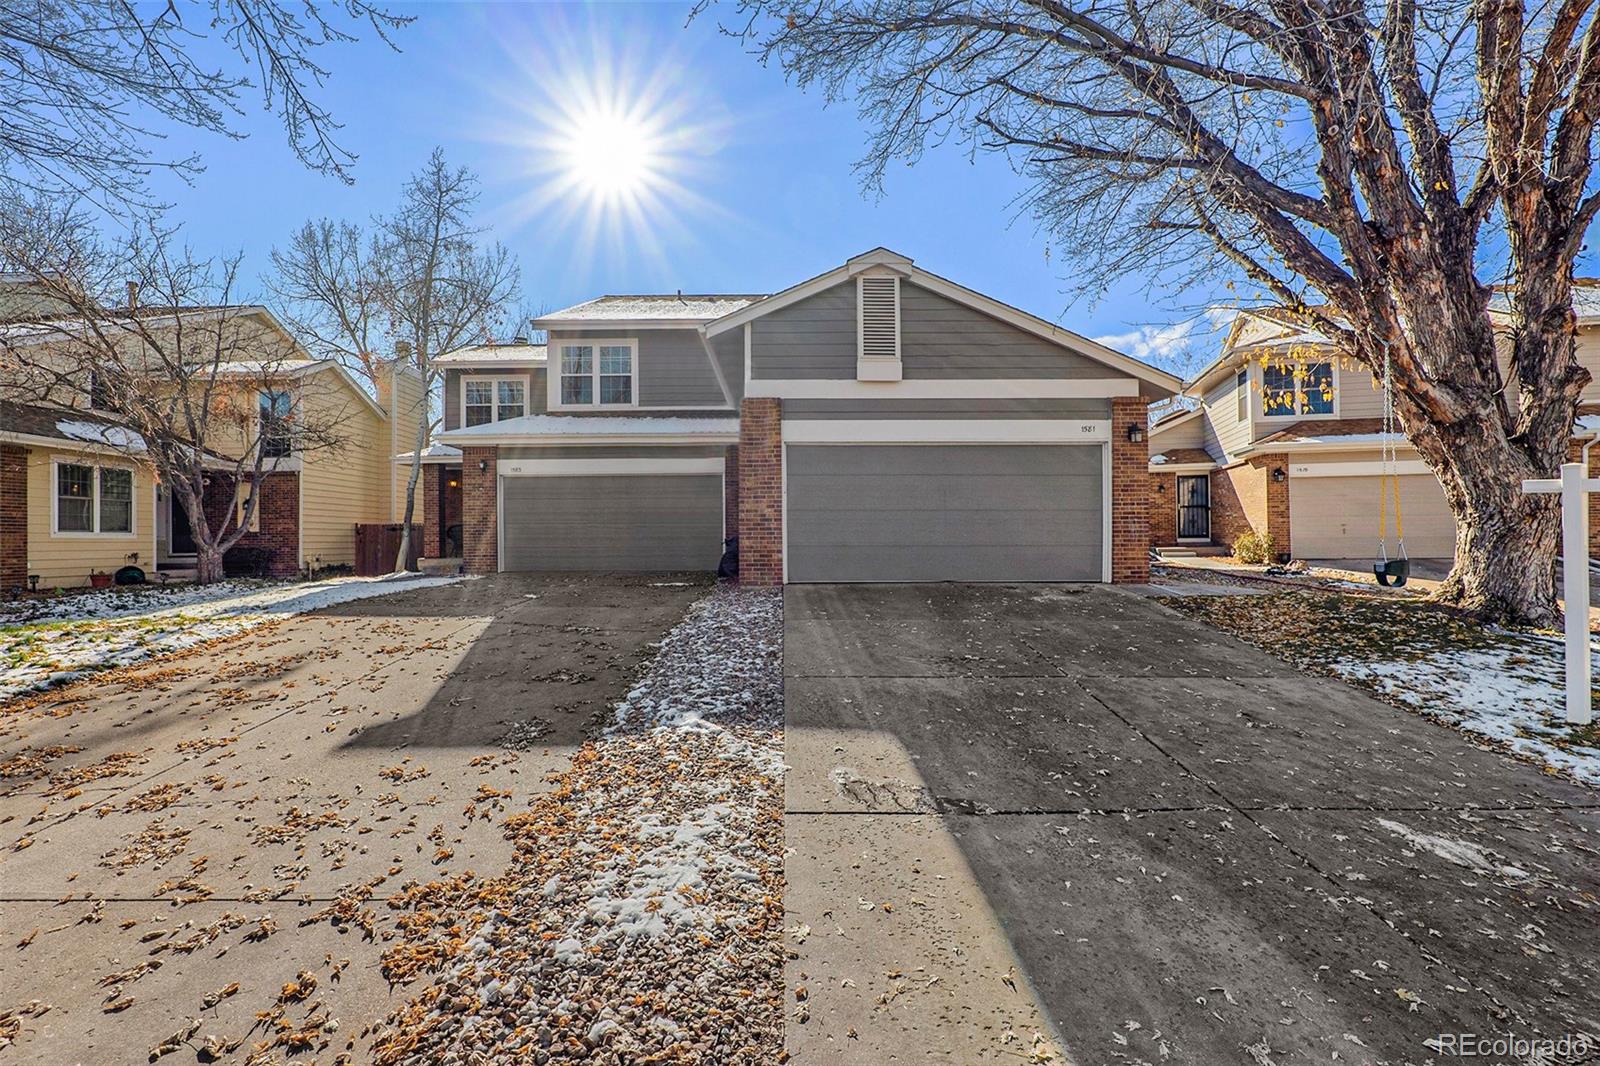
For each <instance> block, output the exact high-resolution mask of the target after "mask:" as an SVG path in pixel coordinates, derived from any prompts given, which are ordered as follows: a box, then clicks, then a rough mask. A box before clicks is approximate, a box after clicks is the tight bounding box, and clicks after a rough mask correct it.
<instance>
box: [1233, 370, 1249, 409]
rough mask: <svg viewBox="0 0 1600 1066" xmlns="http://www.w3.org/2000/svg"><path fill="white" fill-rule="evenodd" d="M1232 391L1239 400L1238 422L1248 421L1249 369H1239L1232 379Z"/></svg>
mask: <svg viewBox="0 0 1600 1066" xmlns="http://www.w3.org/2000/svg"><path fill="white" fill-rule="evenodd" d="M1233 391H1234V392H1235V393H1236V394H1237V395H1238V400H1239V421H1241V422H1248V421H1250V368H1249V367H1248V366H1246V367H1241V368H1240V369H1239V373H1238V374H1237V375H1236V376H1235V377H1234V379H1233Z"/></svg>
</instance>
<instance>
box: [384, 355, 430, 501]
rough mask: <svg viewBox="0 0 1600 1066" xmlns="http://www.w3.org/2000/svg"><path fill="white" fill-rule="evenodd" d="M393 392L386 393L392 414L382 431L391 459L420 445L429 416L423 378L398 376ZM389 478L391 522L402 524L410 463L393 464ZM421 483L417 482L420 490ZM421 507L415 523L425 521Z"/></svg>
mask: <svg viewBox="0 0 1600 1066" xmlns="http://www.w3.org/2000/svg"><path fill="white" fill-rule="evenodd" d="M393 382H394V384H393V386H392V388H391V389H388V390H385V395H384V396H383V399H384V400H385V401H386V409H387V410H388V413H389V421H388V424H387V426H386V427H383V429H381V430H380V432H382V434H383V439H384V440H385V441H386V444H387V447H386V448H385V452H386V453H387V454H388V455H390V456H395V455H399V454H400V453H402V452H409V451H411V450H413V449H414V448H415V447H416V445H417V429H418V428H419V426H420V425H421V423H422V422H423V421H424V420H426V419H427V417H428V409H427V403H428V397H427V392H426V391H425V390H424V389H423V387H422V379H421V377H419V376H417V375H415V374H398V373H397V374H395V375H394V378H393ZM389 471H390V476H391V478H392V480H393V484H392V485H391V488H390V492H389V497H388V510H389V521H391V522H401V521H404V520H405V511H406V483H407V482H408V481H409V480H410V479H411V465H410V464H409V463H390V464H389ZM421 484H422V480H421V478H420V477H419V478H418V479H417V485H418V487H419V490H420V487H421ZM421 516H422V505H421V503H420V502H419V503H417V504H416V506H415V508H414V509H413V512H412V521H414V522H420V521H422V517H421Z"/></svg>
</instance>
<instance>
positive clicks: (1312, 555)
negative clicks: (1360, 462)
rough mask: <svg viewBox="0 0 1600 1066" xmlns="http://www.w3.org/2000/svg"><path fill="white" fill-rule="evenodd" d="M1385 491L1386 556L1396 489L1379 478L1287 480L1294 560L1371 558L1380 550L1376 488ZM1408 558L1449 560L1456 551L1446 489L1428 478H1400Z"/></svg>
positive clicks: (1392, 531)
mask: <svg viewBox="0 0 1600 1066" xmlns="http://www.w3.org/2000/svg"><path fill="white" fill-rule="evenodd" d="M1380 482H1381V483H1382V484H1383V485H1384V487H1385V490H1386V491H1387V492H1388V503H1389V509H1388V514H1389V523H1388V525H1389V553H1390V554H1391V555H1392V554H1394V551H1395V542H1394V535H1395V528H1394V486H1393V485H1392V484H1391V483H1390V482H1389V481H1388V479H1386V478H1377V477H1306V476H1304V475H1299V474H1296V475H1294V476H1292V477H1290V479H1289V540H1290V541H1291V544H1290V547H1291V548H1292V549H1293V552H1294V555H1295V557H1296V558H1298V559H1369V558H1372V557H1373V556H1374V555H1375V554H1376V553H1377V550H1378V486H1379V484H1380ZM1400 507H1401V514H1402V516H1403V517H1404V519H1405V531H1406V554H1407V555H1411V556H1413V557H1415V558H1419V559H1430V558H1432V559H1448V558H1450V557H1451V556H1453V555H1454V554H1455V551H1456V523H1455V519H1454V518H1453V517H1451V514H1450V505H1449V504H1447V503H1445V499H1444V489H1443V488H1441V487H1440V486H1439V482H1438V479H1436V478H1435V477H1434V476H1433V475H1432V474H1404V475H1402V476H1401V477H1400Z"/></svg>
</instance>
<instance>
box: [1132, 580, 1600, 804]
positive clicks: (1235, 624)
mask: <svg viewBox="0 0 1600 1066" xmlns="http://www.w3.org/2000/svg"><path fill="white" fill-rule="evenodd" d="M1164 602H1166V603H1167V604H1168V605H1169V606H1172V607H1175V608H1177V609H1178V610H1181V611H1183V612H1185V613H1187V614H1192V615H1197V616H1199V617H1201V618H1203V619H1204V620H1205V621H1207V622H1210V623H1211V624H1212V625H1215V626H1217V627H1218V628H1220V629H1224V630H1227V631H1228V632H1230V633H1233V634H1234V635H1236V636H1240V637H1243V638H1244V639H1245V640H1248V641H1250V642H1251V643H1253V644H1257V645H1260V646H1261V647H1264V648H1266V649H1267V650H1268V651H1271V652H1273V653H1274V654H1276V655H1278V656H1279V657H1281V658H1284V659H1288V660H1289V661H1290V662H1294V663H1296V664H1298V665H1302V666H1306V667H1309V668H1311V669H1315V670H1320V671H1324V672H1327V673H1332V674H1334V675H1336V676H1338V677H1341V678H1344V679H1345V680H1347V681H1351V682H1354V683H1356V684H1358V685H1362V686H1364V687H1366V688H1368V689H1371V690H1372V691H1373V692H1375V693H1376V694H1378V695H1379V696H1382V697H1383V698H1384V699H1386V700H1388V701H1389V702H1391V703H1395V704H1398V705H1399V706H1402V707H1405V708H1408V709H1410V710H1414V711H1417V712H1418V713H1420V714H1423V715H1425V716H1427V717H1429V718H1432V719H1434V720H1436V721H1438V722H1441V723H1443V724H1446V725H1449V726H1452V727H1454V728H1456V729H1459V730H1461V731H1462V732H1465V733H1467V734H1469V735H1471V736H1473V737H1476V738H1480V739H1483V740H1486V741H1490V742H1492V743H1494V744H1496V745H1497V746H1500V747H1502V748H1504V749H1506V750H1509V751H1513V752H1515V753H1517V754H1518V755H1521V756H1524V757H1525V758H1528V759H1530V760H1533V761H1535V762H1538V763H1540V764H1542V765H1544V766H1547V767H1550V768H1552V769H1555V770H1559V771H1561V772H1563V773H1566V774H1568V775H1570V776H1571V777H1573V778H1574V779H1576V780H1579V781H1582V782H1584V783H1585V784H1588V785H1593V786H1596V787H1600V730H1597V729H1596V728H1595V727H1594V726H1572V725H1569V724H1568V723H1567V722H1566V721H1565V718H1564V714H1565V695H1564V693H1565V687H1564V686H1565V678H1566V667H1565V662H1564V659H1563V654H1564V645H1563V644H1562V642H1561V640H1560V639H1559V638H1556V637H1552V636H1548V635H1546V634H1543V633H1536V632H1532V631H1525V630H1511V629H1503V628H1497V627H1492V626H1479V625H1476V624H1475V623H1472V622H1470V621H1468V620H1466V619H1463V618H1460V617H1458V616H1456V615H1454V614H1453V613H1451V612H1449V611H1446V610H1443V609H1441V608H1438V607H1434V606H1432V605H1430V604H1427V603H1423V602H1420V601H1417V600H1394V599H1388V598H1384V597H1380V596H1375V595H1373V594H1371V593H1367V594H1364V595H1354V594H1349V595H1346V594H1340V593H1331V592H1312V591H1305V592H1289V593H1281V594H1274V595H1271V596H1250V597H1234V598H1204V599H1202V598H1198V597H1196V598H1190V599H1184V600H1177V599H1174V600H1167V601H1164ZM1595 652H1600V647H1595V646H1593V645H1591V654H1594V653H1595ZM1595 660H1596V670H1597V674H1596V676H1600V655H1596V656H1595Z"/></svg>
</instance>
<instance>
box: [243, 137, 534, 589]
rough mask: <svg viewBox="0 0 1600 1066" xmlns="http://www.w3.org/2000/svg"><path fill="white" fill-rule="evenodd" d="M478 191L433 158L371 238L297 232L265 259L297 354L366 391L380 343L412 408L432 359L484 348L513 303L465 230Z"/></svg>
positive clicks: (409, 489) (407, 537) (315, 225)
mask: <svg viewBox="0 0 1600 1066" xmlns="http://www.w3.org/2000/svg"><path fill="white" fill-rule="evenodd" d="M477 202H478V179H477V176H476V175H475V174H473V173H472V172H471V171H469V170H467V169H466V168H464V167H451V166H450V165H449V164H448V163H447V162H446V161H445V158H444V151H443V150H442V149H439V148H435V149H434V150H433V153H432V154H431V155H430V156H429V157H428V161H427V162H426V163H424V164H423V166H422V168H421V169H420V170H418V171H417V172H416V173H415V174H413V175H412V176H411V178H410V179H409V180H408V181H407V182H406V184H405V187H404V189H403V190H402V191H401V198H400V207H399V209H398V210H396V211H395V212H394V213H393V214H392V215H387V216H384V217H382V218H379V219H376V220H375V221H374V222H373V225H372V228H371V231H370V232H367V231H363V230H362V229H361V228H360V227H357V226H354V225H351V224H348V223H334V222H330V221H327V220H321V221H316V222H308V223H306V225H305V226H303V227H301V229H300V230H299V231H298V232H296V233H295V235H294V236H293V238H291V240H290V242H289V245H288V246H287V247H286V248H284V249H275V250H274V251H273V253H272V262H273V268H274V274H275V278H274V281H273V286H274V289H275V291H276V292H277V294H278V296H279V297H280V298H281V299H282V300H283V302H284V304H285V306H286V307H287V308H288V309H289V310H288V311H287V312H286V313H287V314H289V315H290V317H291V319H292V320H293V322H294V323H295V325H296V328H297V330H299V331H300V332H302V333H303V334H304V335H305V336H306V337H307V338H308V343H310V344H311V345H312V346H313V347H316V348H320V349H322V350H323V351H325V352H326V353H328V354H330V355H332V356H334V357H336V358H339V359H341V360H343V361H344V362H346V363H347V364H348V365H350V367H351V369H352V370H355V371H358V372H360V373H364V374H366V375H367V376H368V377H369V379H372V380H375V374H376V368H377V367H379V366H380V365H382V364H383V360H382V357H381V356H379V355H378V353H377V343H378V341H380V340H382V341H384V342H387V343H388V344H389V345H392V346H393V350H394V351H395V352H396V353H397V355H396V358H397V359H400V360H404V361H408V362H410V364H411V365H412V367H413V368H414V369H415V370H416V371H417V373H418V374H419V375H420V376H421V378H422V383H423V400H422V402H423V403H425V404H426V403H427V402H428V397H430V396H431V395H432V394H433V390H434V385H435V384H436V383H437V382H438V380H439V377H440V369H439V367H438V366H437V365H436V364H435V363H434V361H433V360H434V357H435V356H437V355H441V354H443V353H445V352H449V351H453V350H454V349H456V348H460V347H463V346H465V345H468V344H480V343H484V342H486V341H488V340H490V339H492V336H493V330H494V328H495V327H496V326H497V325H498V324H499V323H500V322H501V320H502V319H503V318H504V317H505V315H506V313H507V311H508V310H509V309H510V308H511V306H512V304H513V301H515V300H516V298H517V291H518V284H519V271H518V268H517V264H516V260H515V259H513V258H512V256H511V254H510V253H509V252H507V251H506V249H505V248H504V247H503V246H502V245H500V244H499V243H498V242H490V243H484V242H483V241H482V237H483V231H482V230H481V229H480V228H478V227H477V226H476V224H475V223H474V221H473V217H472V216H473V210H474V209H475V207H476V206H477ZM429 415H430V412H428V411H424V412H422V417H421V418H419V419H418V422H417V436H416V440H415V442H414V447H413V449H412V460H411V472H410V476H409V477H408V478H407V480H406V506H405V516H404V524H403V526H402V532H401V537H400V552H399V557H398V559H397V560H396V563H395V569H396V570H401V569H404V568H405V566H406V565H407V561H408V559H409V557H410V551H411V523H412V519H413V516H414V515H415V513H416V495H417V481H418V478H419V477H420V476H421V473H422V452H423V450H424V449H425V448H426V447H427V445H428V439H429V435H430V434H431V432H432V428H433V424H432V419H431V418H430V417H429Z"/></svg>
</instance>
